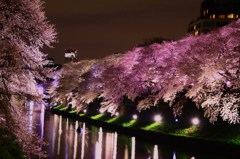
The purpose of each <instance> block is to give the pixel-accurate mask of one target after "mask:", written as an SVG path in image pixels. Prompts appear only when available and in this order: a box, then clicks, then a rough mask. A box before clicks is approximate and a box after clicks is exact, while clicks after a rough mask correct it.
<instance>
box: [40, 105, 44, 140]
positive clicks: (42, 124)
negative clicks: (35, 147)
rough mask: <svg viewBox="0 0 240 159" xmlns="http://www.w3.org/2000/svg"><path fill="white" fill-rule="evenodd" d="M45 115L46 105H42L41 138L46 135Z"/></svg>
mask: <svg viewBox="0 0 240 159" xmlns="http://www.w3.org/2000/svg"><path fill="white" fill-rule="evenodd" d="M44 116H45V106H44V105H43V104H42V105H41V115H40V127H41V135H40V136H41V139H43V136H44Z"/></svg>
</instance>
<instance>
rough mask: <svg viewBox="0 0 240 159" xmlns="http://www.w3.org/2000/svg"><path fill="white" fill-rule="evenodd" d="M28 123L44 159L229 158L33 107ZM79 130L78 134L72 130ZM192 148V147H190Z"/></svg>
mask: <svg viewBox="0 0 240 159" xmlns="http://www.w3.org/2000/svg"><path fill="white" fill-rule="evenodd" d="M30 121H31V122H30V124H32V123H34V122H35V123H37V127H36V130H35V131H37V132H38V133H39V135H40V136H41V138H44V139H45V141H47V142H48V143H49V146H48V147H47V148H45V150H46V151H47V152H48V154H49V157H48V159H230V158H229V157H228V156H222V155H218V154H209V153H204V152H194V151H193V150H191V147H189V149H186V148H185V149H181V148H179V147H177V148H174V147H169V146H165V145H161V144H153V143H151V142H148V141H143V140H141V139H139V138H135V137H130V136H126V135H124V134H120V133H117V132H111V131H108V130H103V129H102V128H99V127H96V126H92V125H89V124H87V123H82V122H77V121H74V120H71V119H67V118H63V117H61V116H58V115H54V114H51V113H50V112H49V111H48V110H45V109H44V107H42V108H40V107H34V108H33V113H32V115H30ZM77 127H80V128H81V132H80V133H78V132H77V131H76V128H77ZM192 146H194V145H192Z"/></svg>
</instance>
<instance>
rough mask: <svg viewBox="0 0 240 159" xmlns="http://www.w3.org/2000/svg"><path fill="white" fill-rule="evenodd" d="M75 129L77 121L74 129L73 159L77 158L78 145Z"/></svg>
mask: <svg viewBox="0 0 240 159" xmlns="http://www.w3.org/2000/svg"><path fill="white" fill-rule="evenodd" d="M77 128H78V121H76V123H75V129H74V132H75V133H74V148H73V149H74V150H73V159H76V157H77V143H78V140H77V137H78V133H77Z"/></svg>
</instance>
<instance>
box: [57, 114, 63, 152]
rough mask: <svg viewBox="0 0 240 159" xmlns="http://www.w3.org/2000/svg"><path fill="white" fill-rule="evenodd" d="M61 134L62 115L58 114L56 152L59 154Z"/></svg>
mask: <svg viewBox="0 0 240 159" xmlns="http://www.w3.org/2000/svg"><path fill="white" fill-rule="evenodd" d="M61 135H62V116H61V115H60V121H59V127H58V151H57V154H58V155H59V154H60V145H61Z"/></svg>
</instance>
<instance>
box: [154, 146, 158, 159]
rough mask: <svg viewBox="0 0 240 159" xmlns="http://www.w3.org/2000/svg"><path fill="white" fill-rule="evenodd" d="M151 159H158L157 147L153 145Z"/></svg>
mask: <svg viewBox="0 0 240 159" xmlns="http://www.w3.org/2000/svg"><path fill="white" fill-rule="evenodd" d="M153 159H158V146H157V145H154V149H153Z"/></svg>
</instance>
